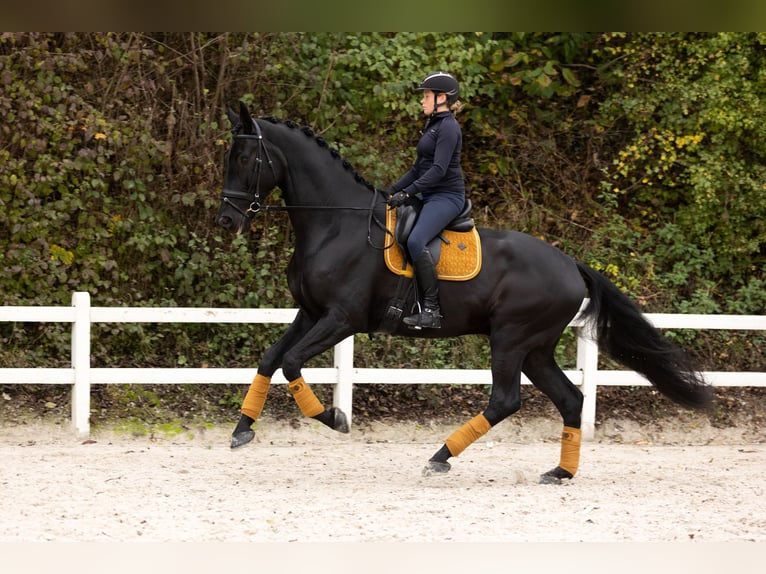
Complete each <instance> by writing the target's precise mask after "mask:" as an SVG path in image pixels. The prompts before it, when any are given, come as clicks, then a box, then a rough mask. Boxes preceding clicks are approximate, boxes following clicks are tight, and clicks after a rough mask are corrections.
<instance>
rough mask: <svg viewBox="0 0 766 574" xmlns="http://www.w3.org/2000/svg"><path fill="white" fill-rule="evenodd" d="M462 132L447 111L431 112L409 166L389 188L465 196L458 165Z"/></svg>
mask: <svg viewBox="0 0 766 574" xmlns="http://www.w3.org/2000/svg"><path fill="white" fill-rule="evenodd" d="M462 147H463V134H462V131H461V130H460V124H459V123H458V121H457V120H456V119H455V116H454V115H452V113H451V112H439V113H438V114H435V115H434V116H433V117H432V118H431V119H430V121H429V122H428V124H427V125H426V128H425V130H424V131H423V135H422V136H421V137H420V141H418V145H417V146H416V148H415V151H416V152H417V158H416V159H415V163H414V164H413V166H412V167H411V168H410V170H409V171H408V172H407V173H405V174H404V175H403V176H402V177H401V178H400V179H399V181H397V182H396V183H395V184H394V185H392V186H391V191H392V192H394V193H395V192H397V191H404V192H405V193H408V194H410V195H412V194H415V193H417V192H420V193H422V194H423V195H424V196H425V195H428V194H431V193H449V194H456V195H460V196H461V197H465V181H464V179H463V170H462V169H461V167H460V152H461V150H462Z"/></svg>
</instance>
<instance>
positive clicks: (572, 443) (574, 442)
mask: <svg viewBox="0 0 766 574" xmlns="http://www.w3.org/2000/svg"><path fill="white" fill-rule="evenodd" d="M581 441H582V431H581V430H580V429H576V428H572V427H566V426H565V427H564V430H563V432H562V433H561V462H559V466H560V467H561V468H563V469H564V470H566V471H568V472H571V473H572V476H574V475H575V474H576V473H577V467H578V466H580V442H581Z"/></svg>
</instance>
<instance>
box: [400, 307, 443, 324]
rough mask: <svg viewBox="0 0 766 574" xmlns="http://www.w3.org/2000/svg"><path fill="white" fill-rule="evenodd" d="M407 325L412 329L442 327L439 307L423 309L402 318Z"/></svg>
mask: <svg viewBox="0 0 766 574" xmlns="http://www.w3.org/2000/svg"><path fill="white" fill-rule="evenodd" d="M402 320H403V321H404V324H405V325H409V327H410V328H412V329H423V328H426V329H441V326H442V321H441V320H442V316H441V313H439V309H428V308H425V309H423V310H422V311H421V312H420V313H415V314H414V315H410V316H409V317H405V318H404V319H402Z"/></svg>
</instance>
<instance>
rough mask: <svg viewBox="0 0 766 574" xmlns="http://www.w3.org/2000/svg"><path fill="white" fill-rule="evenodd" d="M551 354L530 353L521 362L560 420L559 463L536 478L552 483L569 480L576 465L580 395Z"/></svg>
mask: <svg viewBox="0 0 766 574" xmlns="http://www.w3.org/2000/svg"><path fill="white" fill-rule="evenodd" d="M553 353H554V349H553V348H546V349H537V350H534V351H531V352H530V353H529V354H528V355H527V357H526V359H525V360H524V366H523V371H524V374H526V375H527V377H529V379H530V380H531V381H532V383H533V384H534V385H535V386H536V387H537V388H538V389H540V390H541V391H542V392H543V393H545V394H546V395H547V396H548V398H550V399H551V401H553V404H554V405H556V408H557V409H558V411H559V413H561V417H562V418H563V421H564V429H563V431H562V434H561V457H560V459H559V464H558V466H556V467H555V468H553V469H551V470H549V471H548V472H546V473H545V474H543V475H542V476H541V477H540V482H542V483H551V484H556V483H560V482H561V480H562V479H564V478H567V479H568V478H572V477H573V476H574V475H575V473H576V472H577V468H578V466H579V464H580V441H581V435H582V433H581V431H580V425H581V420H580V419H581V413H582V404H583V395H582V392H580V389H578V388H577V387H576V386H575V385H574V384H572V381H570V380H569V379H568V378H567V376H566V375H565V374H564V373H563V371H562V370H561V369H560V368H559V366H558V365H557V364H556V361H555V360H554V358H553Z"/></svg>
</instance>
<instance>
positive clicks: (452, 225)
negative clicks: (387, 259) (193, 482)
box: [394, 196, 474, 263]
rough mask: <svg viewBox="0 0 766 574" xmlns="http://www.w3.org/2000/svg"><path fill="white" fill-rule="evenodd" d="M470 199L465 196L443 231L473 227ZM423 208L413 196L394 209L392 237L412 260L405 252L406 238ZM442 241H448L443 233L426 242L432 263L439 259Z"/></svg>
mask: <svg viewBox="0 0 766 574" xmlns="http://www.w3.org/2000/svg"><path fill="white" fill-rule="evenodd" d="M471 207H472V204H471V200H470V199H468V198H466V199H465V204H464V205H463V209H462V211H461V212H460V213H458V214H457V216H456V217H455V218H454V219H453V220H452V221H450V222H449V223H448V224H447V225H446V226H445V228H444V230H445V231H471V229H473V227H474V224H473V218H472V217H471ZM421 209H423V201H422V200H421V199H420V198H418V197H417V196H415V197H413V198H412V199H411V200H410V202H409V203H408V204H407V205H402V206H400V207H398V208H397V209H396V228H395V229H394V238H395V239H396V243H397V245H399V248H400V249H401V250H402V253H404V254H405V258H406V259H407V260H409V261H412V258H411V257H410V254H409V253H407V238H408V237H409V236H410V233H411V232H412V228H413V227H414V226H415V222H416V221H417V219H418V216H419V215H420V210H421ZM442 243H449V240H448V239H447V238H446V237H444V235H443V234H441V233H440V234H439V235H437V236H436V237H434V238H433V239H432V240H431V241H430V242H429V243H428V250H429V251H430V252H431V257H433V260H434V263H437V262H438V261H439V256H440V255H441V246H442Z"/></svg>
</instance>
